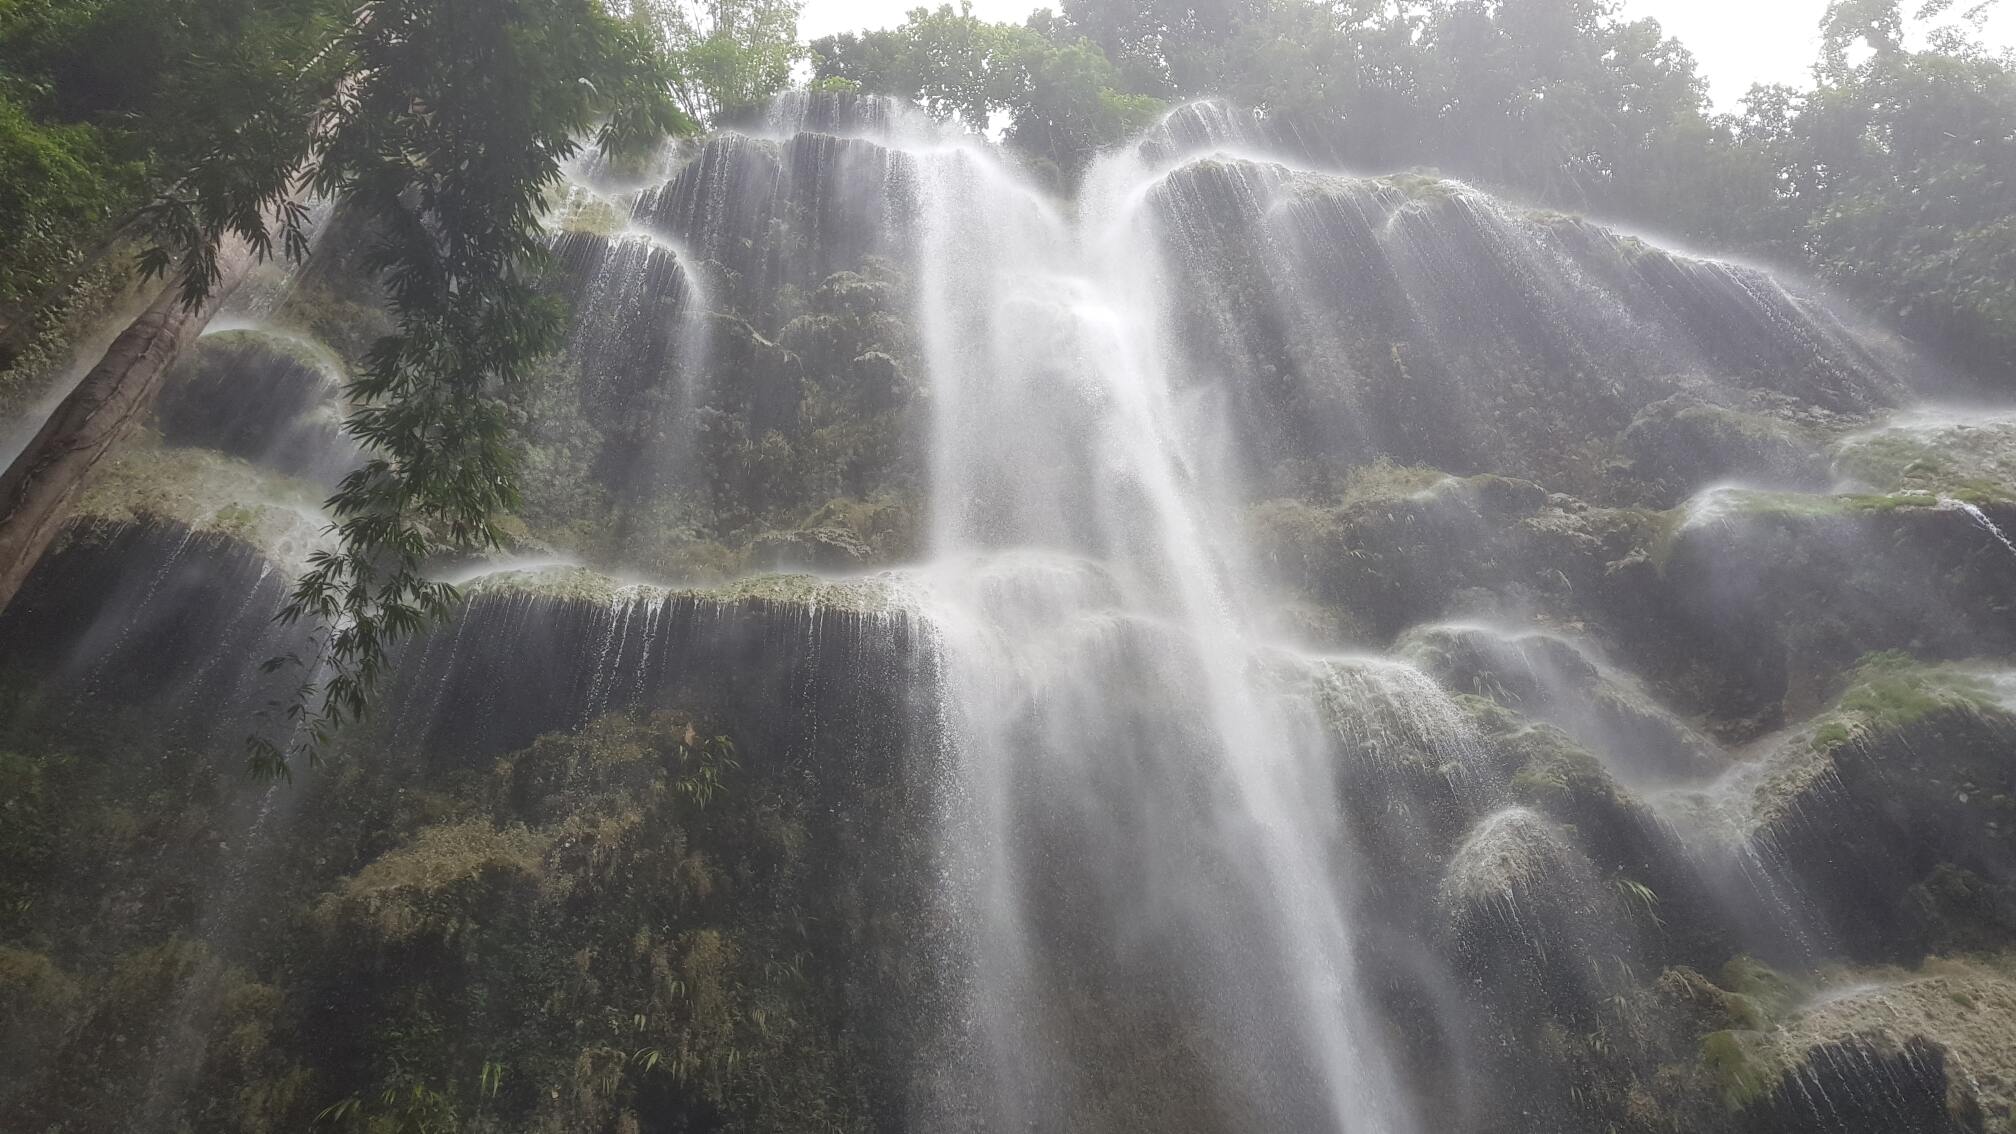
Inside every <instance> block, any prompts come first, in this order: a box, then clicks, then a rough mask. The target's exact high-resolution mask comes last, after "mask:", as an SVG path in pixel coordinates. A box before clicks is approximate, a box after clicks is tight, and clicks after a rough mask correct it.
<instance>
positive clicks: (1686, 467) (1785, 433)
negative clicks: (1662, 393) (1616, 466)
mask: <svg viewBox="0 0 2016 1134" xmlns="http://www.w3.org/2000/svg"><path fill="white" fill-rule="evenodd" d="M1623 443H1624V451H1625V453H1626V454H1627V455H1629V456H1630V458H1631V459H1632V462H1633V471H1634V472H1635V473H1637V474H1638V475H1639V476H1641V477H1645V478H1648V479H1651V480H1654V481H1657V482H1659V483H1660V484H1662V485H1663V486H1664V493H1663V494H1664V496H1665V498H1666V500H1667V501H1674V500H1678V499H1681V498H1684V497H1685V496H1686V495H1687V494H1688V493H1690V492H1692V491H1693V490H1694V489H1696V488H1698V487H1700V486H1701V485H1703V484H1707V483H1710V482H1713V481H1717V480H1731V479H1741V480H1746V481H1751V482H1762V483H1766V484H1771V485H1775V486H1778V487H1782V488H1793V487H1796V488H1804V489H1825V488H1826V487H1827V486H1828V484H1829V482H1830V474H1829V471H1828V467H1827V460H1826V457H1825V455H1824V453H1823V450H1822V447H1821V444H1820V442H1819V441H1817V440H1815V439H1814V438H1813V437H1812V436H1810V435H1809V434H1808V433H1807V432H1805V431H1803V430H1802V429H1800V428H1799V427H1798V426H1795V425H1793V424H1790V423H1788V422H1786V421H1784V420H1782V419H1780V418H1777V417H1773V416H1770V415H1767V414H1764V413H1758V412H1752V411H1748V410H1745V409H1740V408H1737V407H1735V406H1728V405H1722V404H1718V403H1716V402H1711V401H1706V400H1703V399H1701V398H1699V397H1697V396H1694V395H1689V394H1675V395H1673V396H1672V397H1669V398H1666V399H1664V400H1662V401H1659V402H1655V403H1653V404H1652V405H1650V406H1647V407H1646V408H1645V409H1643V410H1641V411H1639V413H1638V416H1637V417H1636V418H1635V419H1633V420H1632V422H1631V424H1630V426H1629V427H1628V428H1626V429H1625V431H1624V437H1623Z"/></svg>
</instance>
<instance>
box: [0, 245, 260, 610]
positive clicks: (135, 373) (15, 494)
mask: <svg viewBox="0 0 2016 1134" xmlns="http://www.w3.org/2000/svg"><path fill="white" fill-rule="evenodd" d="M252 261H253V256H252V254H251V252H250V250H249V249H247V248H246V247H245V246H244V245H243V243H242V242H240V241H237V240H227V242H226V246H225V247H224V248H223V249H222V250H220V252H219V255H218V265H217V266H218V270H219V276H218V280H217V286H216V287H215V288H213V289H212V290H211V293H210V296H209V298H208V299H206V300H204V301H203V303H202V304H201V305H200V306H198V307H197V308H195V309H194V310H190V309H189V308H186V307H184V306H183V305H182V301H181V281H180V280H171V281H169V283H168V286H166V287H164V288H162V289H161V294H160V296H159V297H157V298H156V299H155V300H154V302H153V303H152V304H151V305H150V306H149V307H148V308H147V310H146V311H144V312H141V314H140V317H139V318H138V319H135V320H133V323H132V325H131V326H129V327H127V328H126V329H125V330H124V331H122V332H120V335H119V337H118V338H116V339H114V340H112V345H111V346H110V347H109V348H107V349H106V351H105V357H104V358H103V359H101V360H100V361H99V363H98V365H97V366H94V367H92V368H91V372H90V373H89V374H87V375H85V376H84V380H83V381H82V382H79V383H78V384H77V388H76V389H75V390H73V391H71V394H70V396H69V397H67V398H65V399H63V403H62V404H61V405H59V406H57V407H56V412H55V413H53V414H51V415H50V416H49V420H48V421H47V422H46V423H44V424H43V426H42V429H41V431H40V432H39V433H37V434H36V435H35V439H34V440H33V441H30V442H29V443H28V447H27V448H26V449H23V450H22V451H21V455H20V456H18V457H16V458H15V459H14V464H13V465H12V466H11V467H9V468H8V469H7V471H6V473H5V474H0V610H5V609H6V608H7V604H8V603H10V602H12V601H14V594H15V592H16V591H19V590H20V589H21V584H23V583H25V582H27V580H28V573H29V572H30V571H32V570H34V569H35V564H36V562H37V561H38V560H40V559H41V558H42V553H43V552H45V551H47V550H48V549H49V544H50V543H51V542H53V541H54V540H55V538H56V533H57V532H59V531H61V530H62V528H63V523H64V521H65V520H67V519H68V518H69V511H70V501H71V499H72V498H73V497H74V496H75V495H76V494H77V488H78V486H79V485H81V484H83V483H84V478H85V477H86V476H87V475H88V474H89V473H90V472H91V470H92V469H93V468H95V467H97V464H98V462H99V460H100V459H102V458H103V457H104V456H105V454H106V452H107V451H109V450H110V449H111V448H112V446H113V445H115V444H117V443H118V441H119V440H120V439H121V438H123V437H125V436H126V435H127V434H128V433H129V432H131V431H132V428H133V425H134V423H135V422H138V421H140V420H141V419H142V418H144V417H145V416H146V414H147V411H148V410H149V409H150V408H151V407H152V406H153V404H154V396H155V395H156V394H157V393H159V392H160V389H161V380H162V378H163V377H165V376H166V375H167V373H168V370H169V368H170V367H172V366H174V365H175V360H176V358H178V357H179V356H180V355H181V354H182V350H183V348H185V347H187V346H188V345H189V344H190V343H191V342H194V341H195V339H196V336H197V335H199V334H202V332H203V327H204V325H205V324H207V323H208V322H209V321H210V317H211V316H212V315H214V314H216V312H217V309H218V308H219V307H221V306H223V304H224V301H225V300H226V299H228V298H230V296H231V293H232V292H233V291H236V290H237V289H238V285H239V284H240V283H243V282H244V280H245V276H246V274H247V273H248V272H249V271H250V270H251V267H252Z"/></svg>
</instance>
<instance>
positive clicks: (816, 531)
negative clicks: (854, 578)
mask: <svg viewBox="0 0 2016 1134" xmlns="http://www.w3.org/2000/svg"><path fill="white" fill-rule="evenodd" d="M873 555H874V553H873V552H872V551H870V550H869V549H868V547H867V546H866V545H864V544H863V543H862V542H861V541H860V540H859V539H858V538H856V537H855V535H854V533H853V532H850V531H848V530H847V529H845V528H834V527H819V528H801V529H799V530H798V531H790V532H767V533H765V534H763V535H760V536H757V537H756V538H755V539H753V540H751V541H749V562H750V564H751V565H752V566H754V567H756V568H757V569H758V570H763V571H845V570H848V569H849V568H855V567H860V566H862V565H864V564H866V563H868V562H870V561H871V559H872V558H873Z"/></svg>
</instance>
